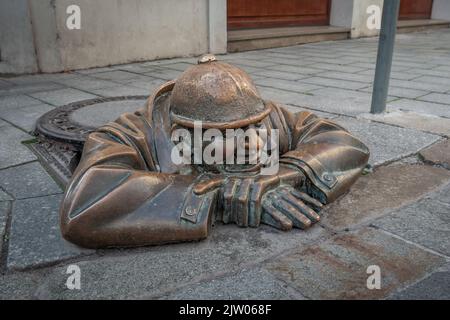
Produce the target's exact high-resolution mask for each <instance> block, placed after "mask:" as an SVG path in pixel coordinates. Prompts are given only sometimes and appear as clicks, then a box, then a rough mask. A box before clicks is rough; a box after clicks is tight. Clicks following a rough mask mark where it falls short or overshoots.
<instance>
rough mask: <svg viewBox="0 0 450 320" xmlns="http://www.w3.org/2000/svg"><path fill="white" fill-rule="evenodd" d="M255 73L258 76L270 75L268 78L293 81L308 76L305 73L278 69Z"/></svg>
mask: <svg viewBox="0 0 450 320" xmlns="http://www.w3.org/2000/svg"><path fill="white" fill-rule="evenodd" d="M254 74H256V75H258V76H264V77H268V78H275V79H283V80H292V81H295V80H299V79H302V78H305V77H307V76H305V75H301V74H298V73H291V72H283V71H276V70H262V71H258V72H255V73H254Z"/></svg>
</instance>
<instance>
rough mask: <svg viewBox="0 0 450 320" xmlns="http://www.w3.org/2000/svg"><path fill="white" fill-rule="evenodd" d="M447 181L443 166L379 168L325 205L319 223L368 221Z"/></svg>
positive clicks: (343, 226) (333, 224)
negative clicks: (347, 191) (343, 194)
mask: <svg viewBox="0 0 450 320" xmlns="http://www.w3.org/2000/svg"><path fill="white" fill-rule="evenodd" d="M448 182H450V172H449V171H448V170H445V169H442V168H436V167H431V166H424V165H408V164H403V165H398V164H393V165H390V166H384V167H380V168H378V169H376V170H375V171H374V172H373V173H371V174H368V175H365V176H361V177H360V178H359V179H358V180H357V181H356V183H355V184H354V185H353V186H352V188H351V189H350V192H349V193H348V194H346V195H345V196H343V197H341V198H339V199H338V200H336V201H335V202H333V203H331V204H330V205H328V206H326V207H325V209H324V210H323V219H322V221H321V223H323V224H324V225H326V226H328V227H331V228H333V229H335V230H344V229H346V228H352V227H355V226H358V225H361V224H367V223H369V222H370V221H372V220H374V219H376V218H379V217H381V216H383V215H385V214H387V213H389V212H391V211H394V210H397V209H398V208H400V207H402V206H405V205H408V204H410V203H412V202H414V201H416V200H417V199H418V198H421V197H424V196H425V195H427V194H428V193H430V192H432V191H433V190H437V189H439V188H440V187H442V186H443V185H445V184H447V183H448ZM419 185H420V188H418V187H417V186H419Z"/></svg>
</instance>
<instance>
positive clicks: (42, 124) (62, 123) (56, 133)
mask: <svg viewBox="0 0 450 320" xmlns="http://www.w3.org/2000/svg"><path fill="white" fill-rule="evenodd" d="M147 98H148V96H146V95H137V96H116V97H99V98H93V99H87V100H82V101H76V102H72V103H69V104H66V105H63V106H60V107H56V108H55V109H53V110H50V111H49V112H47V113H45V114H43V115H42V116H41V117H40V118H39V119H38V121H37V122H36V129H35V133H36V134H38V135H43V136H44V137H46V138H47V139H52V140H57V141H62V142H68V143H75V144H83V143H84V141H85V138H86V135H87V134H89V133H90V132H92V131H94V130H95V129H96V128H95V127H88V126H83V125H80V124H79V123H75V122H73V121H72V120H71V119H70V115H71V114H72V113H73V112H75V111H77V110H79V109H81V108H84V107H87V106H91V105H95V104H100V103H104V102H114V101H126V100H146V99H147ZM68 128H70V130H68Z"/></svg>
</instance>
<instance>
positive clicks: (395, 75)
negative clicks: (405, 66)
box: [357, 69, 420, 80]
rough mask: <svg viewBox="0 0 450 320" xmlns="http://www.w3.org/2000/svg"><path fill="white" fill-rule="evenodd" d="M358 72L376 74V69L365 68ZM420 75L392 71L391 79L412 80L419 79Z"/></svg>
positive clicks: (369, 74)
mask: <svg viewBox="0 0 450 320" xmlns="http://www.w3.org/2000/svg"><path fill="white" fill-rule="evenodd" d="M357 74H362V75H368V76H372V77H374V76H375V69H372V70H365V71H361V72H358V73H357ZM419 77H420V75H418V74H415V73H408V72H404V71H397V72H396V71H392V72H391V79H398V80H412V79H418V78H419Z"/></svg>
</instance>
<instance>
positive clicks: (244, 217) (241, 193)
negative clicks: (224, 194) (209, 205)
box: [233, 179, 252, 227]
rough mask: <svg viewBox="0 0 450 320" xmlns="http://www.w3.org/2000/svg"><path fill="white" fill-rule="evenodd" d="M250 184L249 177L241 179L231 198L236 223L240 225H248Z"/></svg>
mask: <svg viewBox="0 0 450 320" xmlns="http://www.w3.org/2000/svg"><path fill="white" fill-rule="evenodd" d="M251 184H252V180H251V179H245V180H243V181H241V184H240V185H239V188H238V190H237V192H236V194H235V196H234V198H233V202H234V206H235V210H234V213H235V214H236V223H237V225H238V226H240V227H247V226H248V208H249V203H248V200H249V197H250V196H249V192H250V187H251Z"/></svg>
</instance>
